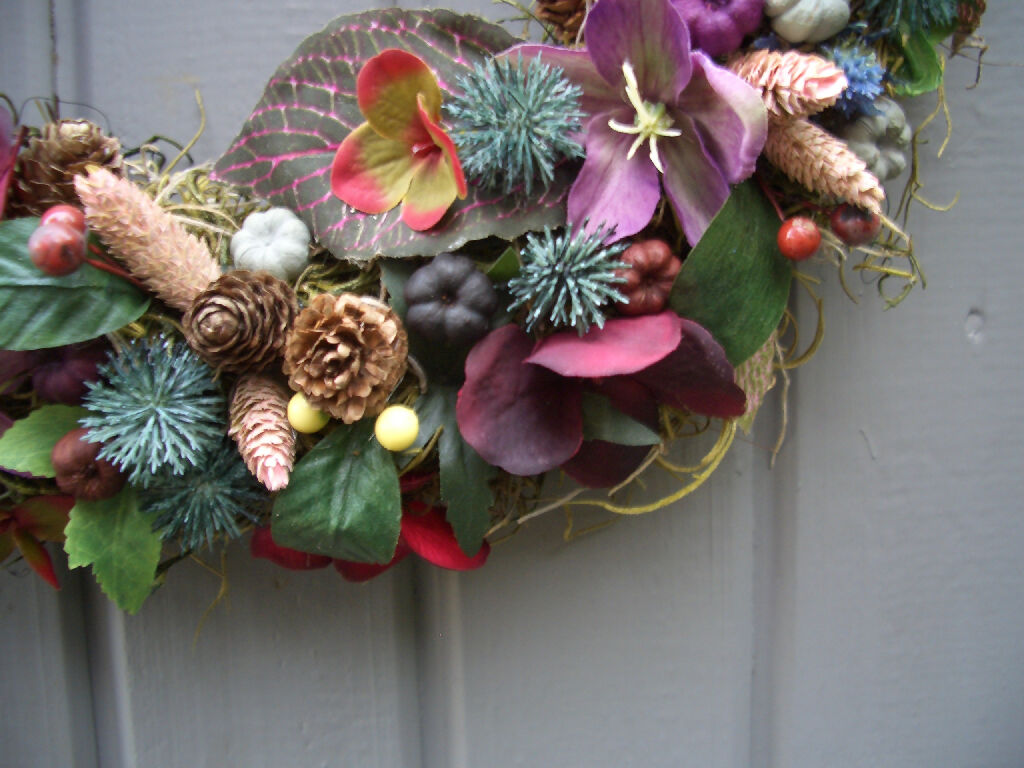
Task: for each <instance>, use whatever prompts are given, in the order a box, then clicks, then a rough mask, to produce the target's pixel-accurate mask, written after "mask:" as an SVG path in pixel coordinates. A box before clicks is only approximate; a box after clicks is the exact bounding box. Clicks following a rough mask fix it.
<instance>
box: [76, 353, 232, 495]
mask: <svg viewBox="0 0 1024 768" xmlns="http://www.w3.org/2000/svg"><path fill="white" fill-rule="evenodd" d="M99 372H100V373H101V374H102V376H103V379H101V380H99V381H94V382H91V383H89V385H88V387H89V393H88V394H87V395H86V396H85V399H84V405H85V407H86V408H88V409H89V411H91V412H92V413H91V415H90V416H87V417H86V418H84V419H82V420H81V423H82V426H84V427H87V428H88V429H89V436H88V437H89V440H90V441H92V442H95V443H104V446H103V449H102V450H101V451H100V454H99V455H100V457H101V458H104V459H108V460H110V461H111V462H113V463H114V464H116V465H117V466H118V467H119V468H120V469H121V470H122V471H124V472H127V473H129V475H128V479H129V481H130V482H132V483H136V484H141V485H143V486H146V485H148V484H149V482H150V480H151V479H152V477H153V475H154V474H156V473H157V472H159V471H161V470H162V469H165V468H166V469H168V470H169V471H170V472H172V473H173V474H179V475H180V474H181V473H182V472H184V471H185V470H186V469H188V468H189V467H190V466H193V465H195V464H197V463H199V461H200V460H201V459H202V457H203V456H204V455H205V454H207V453H208V452H209V451H210V449H211V448H212V447H213V446H215V445H216V444H217V442H218V441H219V440H220V439H221V437H222V436H223V435H224V410H225V403H224V396H223V395H222V394H221V391H220V389H219V388H218V387H217V384H216V383H215V382H214V380H213V371H212V370H211V369H210V368H209V366H207V365H206V363H204V362H203V361H202V360H200V359H199V357H198V356H197V355H196V353H195V352H193V351H192V350H191V349H190V348H189V347H188V346H186V345H185V344H182V343H175V342H174V341H173V340H171V339H168V338H166V337H163V336H161V337H159V338H155V339H144V340H140V341H133V342H132V343H131V344H129V345H128V346H127V347H125V348H124V349H123V350H122V351H121V353H120V354H113V353H111V356H110V359H109V362H107V363H106V364H105V365H101V366H100V367H99Z"/></svg>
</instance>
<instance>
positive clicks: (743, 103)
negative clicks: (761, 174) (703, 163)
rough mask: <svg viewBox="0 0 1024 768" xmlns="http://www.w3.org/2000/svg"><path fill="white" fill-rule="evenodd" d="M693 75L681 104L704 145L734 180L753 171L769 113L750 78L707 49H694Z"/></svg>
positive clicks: (766, 129) (679, 108) (680, 100)
mask: <svg viewBox="0 0 1024 768" xmlns="http://www.w3.org/2000/svg"><path fill="white" fill-rule="evenodd" d="M693 63H694V68H693V77H692V78H691V79H690V84H689V85H688V86H687V87H686V90H685V91H683V94H682V96H681V97H680V98H679V102H678V103H677V105H676V107H677V109H678V110H679V111H681V112H685V113H686V114H688V115H689V116H690V117H691V118H693V121H694V122H695V123H696V124H697V130H698V131H700V137H701V139H702V141H703V142H704V149H705V150H706V151H707V152H708V154H709V155H710V156H711V158H712V159H713V160H714V161H715V163H716V164H717V165H718V167H719V168H720V169H721V171H722V173H723V174H724V175H725V178H726V180H727V181H729V182H730V183H731V184H735V183H737V182H740V181H743V179H745V178H747V177H748V176H750V174H752V173H753V172H754V166H755V164H756V163H757V158H758V155H760V154H761V150H762V149H763V148H764V141H765V137H766V136H767V135H768V113H767V112H766V111H765V108H764V102H763V101H762V99H761V96H760V94H759V93H758V92H757V91H755V90H754V89H753V88H751V87H750V86H749V85H748V84H747V83H746V81H744V80H743V79H742V78H739V77H737V76H736V75H734V74H733V73H732V72H729V71H728V70H726V69H723V68H722V67H719V66H718V65H717V64H715V63H714V62H713V61H711V59H709V58H708V57H707V56H705V55H704V54H703V53H699V52H697V53H694V54H693Z"/></svg>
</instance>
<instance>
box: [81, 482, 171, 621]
mask: <svg viewBox="0 0 1024 768" xmlns="http://www.w3.org/2000/svg"><path fill="white" fill-rule="evenodd" d="M64 535H65V536H66V537H67V538H66V539H65V541H64V551H65V552H67V553H68V567H70V568H81V567H84V566H86V565H91V566H92V572H93V574H94V575H95V576H96V581H98V582H99V585H100V587H101V588H102V589H103V591H104V592H105V593H106V594H107V597H109V598H110V599H111V600H113V601H114V602H115V603H117V605H118V607H119V608H121V610H123V611H127V612H128V613H135V612H136V611H138V610H139V608H140V607H141V606H142V603H143V602H144V601H145V599H146V598H147V597H148V596H149V593H150V592H151V591H152V589H153V582H154V580H155V579H156V568H157V565H158V564H159V563H160V534H159V533H156V532H154V531H153V524H152V521H151V520H150V519H149V517H148V516H147V515H145V514H143V513H142V511H141V510H140V509H139V502H138V498H137V497H136V495H135V491H134V490H133V489H132V488H131V487H128V488H125V489H124V490H123V491H121V492H120V493H119V494H118V495H117V496H114V497H113V498H111V499H104V500H103V501H79V502H78V503H77V504H75V506H74V507H73V508H72V509H71V522H70V523H68V527H67V528H65V529H64Z"/></svg>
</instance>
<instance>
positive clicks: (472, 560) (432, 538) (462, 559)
mask: <svg viewBox="0 0 1024 768" xmlns="http://www.w3.org/2000/svg"><path fill="white" fill-rule="evenodd" d="M402 540H403V541H405V542H406V543H407V544H408V545H409V547H410V548H411V549H412V551H413V552H415V553H416V554H417V555H419V556H420V557H422V558H423V559H424V560H426V561H427V562H429V563H431V564H433V565H436V566H439V567H441V568H448V569H450V570H453V571H470V570H473V569H474V568H479V567H480V566H482V565H483V564H484V563H486V562H487V556H488V555H489V554H490V553H491V546H490V544H488V543H487V542H486V541H485V542H484V543H483V545H482V546H481V547H480V551H479V552H477V553H476V555H474V556H473V557H468V556H467V555H466V553H465V552H463V551H462V549H461V548H460V547H459V542H458V541H456V539H455V532H454V531H453V530H452V527H451V525H449V524H448V521H447V520H445V519H444V512H443V510H441V509H440V508H439V507H434V508H432V509H430V510H428V511H427V513H426V514H423V515H403V516H402Z"/></svg>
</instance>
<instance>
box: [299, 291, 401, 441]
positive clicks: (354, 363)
mask: <svg viewBox="0 0 1024 768" xmlns="http://www.w3.org/2000/svg"><path fill="white" fill-rule="evenodd" d="M408 352H409V341H408V337H407V336H406V333H405V328H404V327H402V321H401V320H400V319H399V318H398V315H396V314H395V313H394V311H393V310H392V309H391V307H389V306H388V305H387V304H384V303H382V302H380V301H377V300H376V299H372V298H368V297H366V296H358V295H356V294H353V293H343V294H341V295H340V296H332V295H330V294H326V293H322V294H320V295H318V296H315V297H313V300H312V301H311V302H310V305H309V306H308V307H306V308H305V309H304V310H302V312H300V313H299V316H298V318H297V319H296V320H295V326H294V327H293V328H292V332H291V333H290V334H289V335H288V341H287V344H286V346H285V360H284V372H285V373H286V374H287V375H288V384H289V385H290V386H291V388H292V389H294V390H298V391H301V392H303V393H304V394H305V395H306V397H307V399H308V400H309V401H310V402H311V403H312V404H313V405H315V406H317V407H318V408H322V409H323V410H325V411H327V412H328V413H330V414H331V415H332V416H334V417H335V418H336V419H341V420H342V421H344V422H345V423H346V424H352V423H354V422H356V421H359V419H361V418H363V417H364V416H376V415H377V414H378V413H380V412H381V411H382V410H383V409H384V406H385V404H386V403H387V399H388V396H389V395H390V394H391V391H392V390H393V389H394V388H395V386H396V385H397V384H398V382H399V381H400V380H401V378H402V376H403V375H404V374H405V367H406V357H407V355H408Z"/></svg>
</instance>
